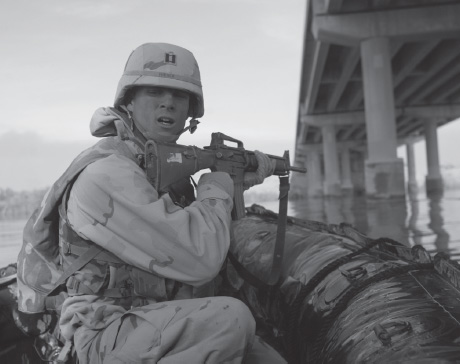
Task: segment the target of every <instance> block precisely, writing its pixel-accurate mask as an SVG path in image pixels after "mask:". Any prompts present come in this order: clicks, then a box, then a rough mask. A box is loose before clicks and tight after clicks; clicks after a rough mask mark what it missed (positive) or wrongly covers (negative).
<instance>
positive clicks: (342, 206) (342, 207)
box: [0, 190, 460, 267]
mask: <svg viewBox="0 0 460 364" xmlns="http://www.w3.org/2000/svg"><path fill="white" fill-rule="evenodd" d="M260 204H261V205H263V206H265V207H266V208H268V209H270V210H273V211H275V212H277V211H278V202H277V201H266V202H262V203H260ZM288 214H289V215H290V216H294V217H298V218H301V219H310V220H316V221H322V222H326V223H334V224H338V223H341V222H346V223H348V224H351V225H352V226H354V227H355V228H356V229H358V230H359V231H361V232H362V233H364V234H366V235H368V236H370V237H373V238H378V237H390V238H392V239H394V240H397V241H399V242H401V243H403V244H407V245H408V246H412V245H415V244H421V245H423V246H424V247H425V248H426V249H427V250H428V251H429V252H431V253H436V252H438V251H443V252H446V253H448V254H449V255H450V256H451V258H452V259H454V260H457V261H459V260H460V190H448V191H446V192H444V195H443V196H438V197H432V198H428V197H426V196H425V194H424V193H419V194H418V195H416V196H408V197H406V199H395V200H370V199H366V198H365V197H357V196H342V197H340V198H312V199H301V200H291V201H289V209H288ZM25 223H26V219H16V220H0V267H3V266H5V265H8V264H9V263H12V262H15V261H16V257H17V254H18V253H19V249H20V247H21V243H22V229H23V228H24V225H25Z"/></svg>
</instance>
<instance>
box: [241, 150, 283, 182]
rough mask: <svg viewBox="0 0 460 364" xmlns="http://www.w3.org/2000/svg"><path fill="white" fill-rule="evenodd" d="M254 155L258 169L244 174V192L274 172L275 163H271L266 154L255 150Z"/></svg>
mask: <svg viewBox="0 0 460 364" xmlns="http://www.w3.org/2000/svg"><path fill="white" fill-rule="evenodd" d="M254 154H255V155H256V158H257V164H258V167H257V170H256V171H255V172H246V173H245V174H244V180H243V187H244V189H245V190H247V189H248V188H251V187H252V186H255V185H258V184H261V183H262V182H263V181H264V179H265V178H267V177H269V176H271V175H272V174H273V172H274V171H275V165H276V162H275V161H272V160H271V159H270V158H269V157H268V156H267V155H266V154H264V153H262V152H259V151H258V150H255V151H254Z"/></svg>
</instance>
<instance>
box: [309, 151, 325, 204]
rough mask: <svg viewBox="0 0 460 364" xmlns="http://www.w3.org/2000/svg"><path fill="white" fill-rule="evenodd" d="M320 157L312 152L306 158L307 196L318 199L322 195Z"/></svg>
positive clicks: (315, 152)
mask: <svg viewBox="0 0 460 364" xmlns="http://www.w3.org/2000/svg"><path fill="white" fill-rule="evenodd" d="M320 158H321V155H320V154H319V153H318V152H317V151H315V150H312V151H310V152H309V153H308V156H307V180H308V182H307V183H308V185H307V186H308V188H307V195H308V196H310V197H319V196H322V195H323V177H322V175H321V160H320Z"/></svg>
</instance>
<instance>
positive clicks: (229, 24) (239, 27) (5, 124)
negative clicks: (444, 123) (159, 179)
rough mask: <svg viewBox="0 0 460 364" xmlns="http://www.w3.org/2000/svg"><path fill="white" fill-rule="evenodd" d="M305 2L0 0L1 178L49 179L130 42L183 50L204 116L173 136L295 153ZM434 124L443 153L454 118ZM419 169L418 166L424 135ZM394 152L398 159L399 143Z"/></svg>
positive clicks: (106, 93)
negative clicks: (194, 65) (196, 78)
mask: <svg viewBox="0 0 460 364" xmlns="http://www.w3.org/2000/svg"><path fill="white" fill-rule="evenodd" d="M305 7H306V0H283V1H280V0H130V1H126V0H110V1H109V0H98V1H96V0H72V1H70V0H1V1H0V52H1V57H0V77H1V87H0V110H1V113H2V115H1V118H0V188H12V189H14V190H17V191H20V190H30V189H42V188H45V187H47V186H50V185H51V184H52V183H53V182H54V181H55V180H56V179H57V178H58V177H59V176H60V174H61V173H62V172H63V171H64V170H65V169H66V167H67V166H68V164H69V163H70V162H71V161H72V160H73V158H74V157H75V156H76V155H77V154H78V153H79V152H80V151H82V150H83V149H85V148H86V147H89V146H91V145H92V144H94V143H95V142H96V141H97V139H96V138H94V137H92V136H91V135H90V132H89V121H90V119H91V116H92V114H93V112H94V111H95V110H96V109H97V108H99V107H102V106H112V105H113V99H114V95H115V90H116V87H117V83H118V80H119V79H120V77H121V75H122V72H123V68H124V66H125V63H126V60H127V58H128V56H129V54H130V53H131V51H132V50H134V49H135V48H136V47H137V46H139V45H140V44H142V43H146V42H166V43H173V44H177V45H180V46H182V47H185V48H187V49H189V50H190V51H192V52H193V53H194V55H195V57H196V59H197V61H198V64H199V66H200V70H201V77H202V83H203V92H204V101H205V115H204V117H203V118H201V124H200V126H199V128H198V130H197V132H196V133H195V134H193V135H185V136H183V137H181V138H180V139H179V143H181V144H186V145H190V144H193V145H196V146H199V147H203V146H205V145H208V144H209V142H210V135H211V133H212V132H216V131H220V132H223V133H225V134H228V135H230V136H232V137H234V138H236V139H240V140H242V141H243V142H244V146H245V147H246V148H247V149H251V150H254V149H258V150H261V151H264V152H266V153H269V154H277V155H282V154H283V152H284V150H290V153H291V161H292V159H293V155H294V143H295V130H296V121H297V110H298V95H299V87H300V71H301V54H302V48H303V45H302V41H303V34H304V22H305ZM457 124H460V123H455V125H453V128H452V127H450V126H448V127H444V128H440V129H439V134H438V135H439V144H440V158H441V163H443V164H449V165H455V164H456V163H457V162H456V161H455V159H454V158H453V157H452V155H453V152H452V150H454V151H455V148H456V143H457V140H458V137H460V125H458V126H457ZM416 153H417V173H418V176H419V177H422V176H423V175H424V173H426V158H425V155H424V154H425V151H424V143H423V142H420V143H418V144H417V145H416ZM399 154H400V155H401V156H402V157H404V156H405V152H404V150H403V149H400V150H399Z"/></svg>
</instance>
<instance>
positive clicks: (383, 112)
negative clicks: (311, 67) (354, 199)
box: [361, 38, 405, 198]
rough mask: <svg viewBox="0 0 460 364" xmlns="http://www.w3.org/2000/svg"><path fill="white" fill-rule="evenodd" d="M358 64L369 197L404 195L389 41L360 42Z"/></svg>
mask: <svg viewBox="0 0 460 364" xmlns="http://www.w3.org/2000/svg"><path fill="white" fill-rule="evenodd" d="M361 60H362V62H361V64H362V70H363V82H364V95H365V98H364V103H365V115H366V132H367V148H368V159H367V160H366V163H365V180H366V194H367V195H368V196H369V197H376V198H390V197H397V196H405V185H404V163H403V161H402V159H400V158H397V151H396V148H397V139H396V119H395V110H394V95H393V76H392V70H391V58H390V51H389V40H388V38H370V39H366V40H363V41H362V42H361Z"/></svg>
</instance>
